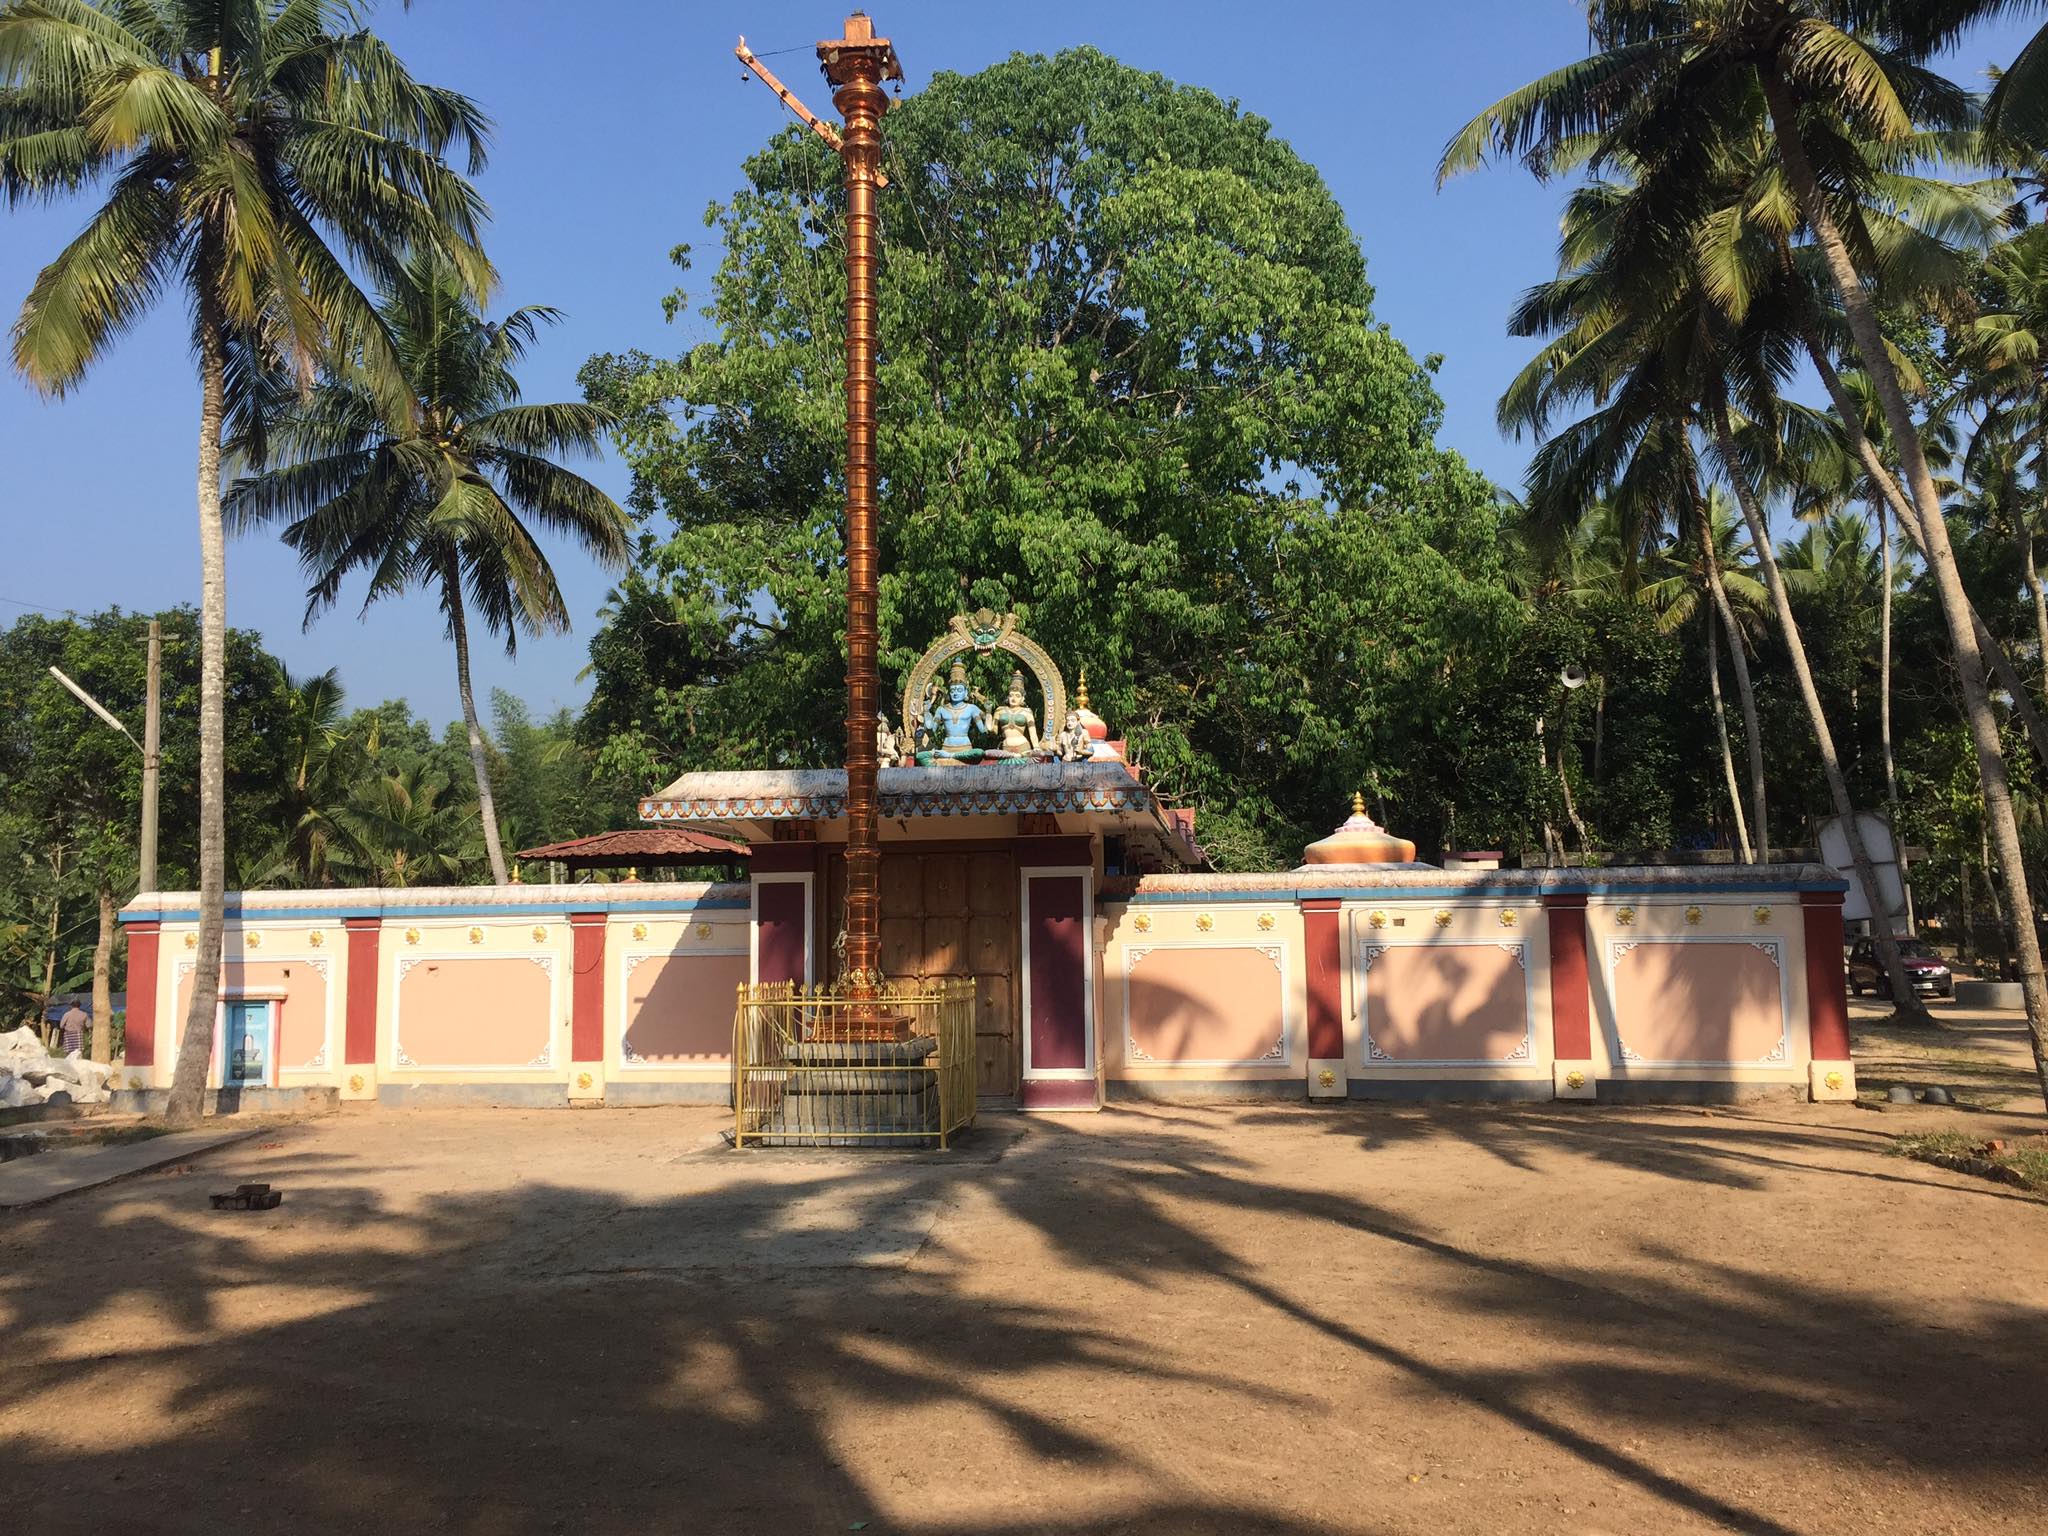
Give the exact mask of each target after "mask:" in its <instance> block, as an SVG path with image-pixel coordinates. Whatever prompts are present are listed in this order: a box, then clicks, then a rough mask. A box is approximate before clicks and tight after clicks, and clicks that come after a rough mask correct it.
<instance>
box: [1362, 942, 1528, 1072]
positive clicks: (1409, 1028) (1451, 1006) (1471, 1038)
mask: <svg viewBox="0 0 2048 1536" xmlns="http://www.w3.org/2000/svg"><path fill="white" fill-rule="evenodd" d="M1523 955H1524V961H1523V962H1520V963H1518V962H1517V960H1516V958H1515V956H1514V955H1513V954H1511V953H1510V952H1509V951H1508V950H1507V949H1505V948H1503V947H1502V946H1501V945H1500V944H1494V943H1487V944H1403V945H1389V946H1387V947H1386V948H1385V949H1383V950H1382V951H1381V952H1380V953H1379V954H1378V955H1376V956H1374V957H1373V960H1372V965H1371V968H1370V969H1369V970H1367V971H1366V973H1365V1021H1366V1028H1367V1029H1368V1031H1369V1032H1370V1033H1371V1036H1372V1044H1373V1047H1374V1048H1375V1049H1376V1050H1377V1051H1378V1052H1379V1053H1380V1055H1383V1056H1385V1057H1388V1058H1390V1059H1392V1060H1394V1061H1397V1062H1398V1061H1471V1062H1489V1061H1507V1060H1510V1059H1521V1058H1518V1057H1516V1056H1515V1053H1516V1052H1517V1051H1518V1050H1520V1048H1521V1046H1522V1042H1523V1039H1524V1038H1525V1037H1526V1036H1527V1034H1528V1032H1529V1006H1528V1002H1529V998H1528V985H1527V976H1526V973H1525V972H1524V971H1523V969H1522V964H1523V963H1526V957H1527V949H1526V947H1524V950H1523ZM1533 1049H1534V1047H1533V1044H1532V1046H1531V1052H1532V1054H1533ZM1369 1054H1370V1053H1369Z"/></svg>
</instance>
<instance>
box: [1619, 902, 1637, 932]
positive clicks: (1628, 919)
mask: <svg viewBox="0 0 2048 1536" xmlns="http://www.w3.org/2000/svg"><path fill="white" fill-rule="evenodd" d="M1614 920H1615V921H1616V922H1617V923H1619V924H1621V926H1622V927H1624V928H1626V927H1628V926H1629V925H1630V924H1632V923H1634V922H1635V920H1636V909H1635V908H1634V907H1616V908H1615V909H1614Z"/></svg>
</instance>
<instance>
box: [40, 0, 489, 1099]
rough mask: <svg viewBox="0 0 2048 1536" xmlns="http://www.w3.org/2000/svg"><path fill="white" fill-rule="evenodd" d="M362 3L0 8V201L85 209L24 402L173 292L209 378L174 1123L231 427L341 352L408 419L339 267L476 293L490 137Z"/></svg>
mask: <svg viewBox="0 0 2048 1536" xmlns="http://www.w3.org/2000/svg"><path fill="white" fill-rule="evenodd" d="M366 9H367V8H366V7H365V6H361V5H357V4H354V3H351V0H97V3H95V0H7V3H5V4H4V5H0V194H4V196H5V198H6V200H7V201H8V203H9V204H16V203H20V202H22V201H24V200H50V199H57V198H62V197H67V196H71V195H75V194H82V193H87V192H92V193H95V194H103V195H104V201H102V202H101V203H100V205H99V207H98V208H97V210H96V211H95V212H94V213H93V215H92V216H91V218H90V219H89V220H88V221H87V222H86V225H85V228H84V229H83V230H82V231H80V233H79V234H78V236H77V237H76V238H75V239H73V240H72V241H71V243H70V244H69V245H67V246H65V247H64V249H63V250H61V251H59V252H58V253H57V255H56V256H55V258H53V259H52V260H51V262H50V264H49V265H48V266H46V267H45V268H43V270H42V272H41V274H40V275H39V276H38V277H37V278H36V282H35V286H34V287H33V288H32V289H31V290H30V292H29V295H28V298H27V300H26V301H25V302H24V303H23V305H22V307H21V313H20V315H19V317H18V318H17V319H16V321H15V324H14V332H13V359H14V365H15V367H16V368H17V369H19V370H20V372H21V373H22V374H23V375H24V376H25V377H26V378H27V379H28V380H29V381H30V383H32V384H34V385H35V386H36V387H37V388H39V389H42V390H44V391H46V392H48V393H51V394H63V393H64V392H66V391H67V390H69V389H72V388H73V387H75V386H76V385H77V384H78V383H79V381H80V380H82V379H83V378H84V376H85V374H86V373H87V372H88V371H89V370H90V369H91V368H92V366H93V365H94V364H95V363H97V362H98V361H100V360H101V358H102V357H104V356H105V354H106V353H107V351H108V350H109V349H110V348H111V347H112V345H113V343H114V342H115V340H117V339H118V338H119V337H120V336H121V335H122V334H123V333H124V332H126V331H127V330H128V329H129V328H130V327H131V326H133V325H134V324H135V323H136V321H137V320H139V319H140V318H141V317H142V316H143V314H145V313H146V312H147V311H148V310H149V309H150V308H151V307H152V306H153V305H154V304H155V303H156V302H157V301H158V300H159V299H161V298H163V297H164V296H165V295H166V294H167V293H169V292H171V291H173V290H176V291H177V292H179V294H180V296H181V297H182V299H183V301H184V303H185V305H186V307H187V308H188V309H189V311H190V313H191V317H192V344H193V351H194V353H195V354H196V357H197V361H198V372H199V383H200V405H199V452H198V472H197V499H198V507H199V553H200V592H201V600H200V609H199V611H200V620H201V623H200V634H201V658H202V667H201V680H202V681H201V688H200V697H199V721H200V727H199V740H200V773H199V911H200V922H199V948H198V952H197V957H196V958H197V962H198V965H197V971H196V974H195V977H194V982H193V988H192V1005H191V1012H190V1013H189V1015H188V1016H187V1018H186V1021H185V1031H184V1038H183V1040H182V1042H181V1045H180V1048H179V1051H178V1058H177V1065H176V1068H175V1070H174V1072H173V1076H172V1082H171V1093H170V1106H169V1111H168V1114H169V1118H171V1119H172V1120H174V1121H182V1120H192V1119H196V1118H197V1117H198V1115H199V1112H200V1106H201V1103H202V1100H203V1096H204V1091H205V1081H206V1066H207V1058H208V1055H209V1053H210V1050H211V1044H212V1039H213V1016H214V1004H215V1001H216V999H217V996H218V992H219V984H220V952H221V934H222V924H223V906H224V898H225V891H226V870H227V833H226V788H225V785H226V777H225V764H226V754H227V749H226V740H227V726H226V713H225V710H226V678H227V666H226V637H227V550H226V541H225V535H224V532H223V528H222V523H221V506H220V470H221V449H222V440H223V434H224V433H225V432H226V431H227V430H228V427H229V418H230V416H231V415H233V414H235V413H237V412H238V411H242V410H246V409H247V408H249V407H250V406H251V405H253V403H254V401H255V399H256V397H257V396H258V394H259V393H260V391H259V390H258V389H257V388H256V387H255V385H256V381H257V380H258V379H260V378H262V377H264V376H267V375H270V374H272V373H274V372H282V373H284V374H287V375H289V376H292V377H296V378H298V379H301V380H308V379H310V378H311V377H312V375H313V372H314V370H315V368H316V367H317V365H318V363H319V361H320V359H321V358H323V357H324V356H326V355H327V354H328V353H329V352H330V351H332V350H339V351H341V352H344V353H345V354H346V355H347V356H348V357H349V358H350V360H351V362H352V364H353V365H354V366H355V367H357V368H358V369H360V370H361V373H362V376H363V377H364V378H365V379H366V380H368V381H369V382H370V383H371V385H372V387H375V388H376V389H378V391H379V393H380V396H381V398H383V399H385V400H387V401H402V400H403V399H404V398H405V396H404V394H403V391H402V389H400V388H398V386H399V385H400V384H402V377H401V374H400V371H399V368H398V360H397V358H396V356H395V354H394V352H393V349H392V347H391V344H390V339H389V337H388V336H387V335H386V334H385V332H384V328H383V325H382V323H381V321H380V320H379V319H378V317H377V315H376V312H375V310H374V309H373V308H372V306H371V305H370V303H369V301H368V300H367V299H366V298H365V296H364V295H363V294H362V292H361V291H360V290H359V289H358V288H357V286H356V281H355V278H354V277H353V276H352V275H351V270H350V266H351V264H353V265H354V266H355V267H357V268H359V269H362V270H367V271H369V272H371V273H373V274H386V273H390V272H393V271H394V270H395V268H396V264H397V261H398V258H399V257H400V255H401V254H402V253H403V252H404V251H405V250H406V249H407V248H409V247H413V246H418V245H429V244H433V245H444V246H446V247H447V248H448V249H449V250H450V251H451V252H452V253H453V254H454V257H455V259H457V260H458V261H459V262H460V263H461V265H462V268H463V271H464V274H465V278H466V280H467V281H469V282H470V283H471V284H472V286H475V287H477V288H479V289H480V288H482V287H484V286H485V285H486V282H487V278H488V269H487V267H486V266H485V263H484V260H483V257H482V254H481V252H480V251H479V249H478V248H477V244H476V240H477V229H478V224H479V221H480V219H481V217H482V205H481V203H480V202H479V200H478V199H477V196H476V194H475V192H474V191H473V190H472V189H471V187H470V185H469V184H468V182H467V181H465V180H464V179H463V177H462V176H460V175H458V174H457V173H456V172H455V171H454V170H452V169H451V168H450V167H449V166H448V165H447V164H446V163H445V161H444V160H443V155H444V154H445V153H446V152H447V151H449V150H451V149H467V151H468V153H469V169H470V171H471V172H474V171H476V170H478V169H480V168H481V165H482V160H483V142H484V127H485V124H484V119H483V116H482V114H481V113H480V112H479V111H478V110H477V108H476V107H475V106H474V105H473V104H472V103H471V102H469V101H468V100H467V99H466V98H464V97H462V96H459V95H456V94H455V93H453V92H451V91H444V90H439V89H435V88H433V87H429V86H425V85H421V84H419V83H418V82H416V81H415V80H413V78H412V77H411V76H410V75H409V74H408V73H407V72H406V70H405V69H404V67H403V66H402V65H401V64H400V63H399V61H398V59H397V58H396V57H395V56H394V55H393V54H392V53H391V52H390V50H389V49H388V48H386V47H385V45H384V44H383V43H382V42H381V41H379V40H378V39H377V38H376V37H375V36H373V35H372V34H371V33H369V32H367V31H365V30H364V29H363V26H362V18H363V15H364V13H365V10H366Z"/></svg>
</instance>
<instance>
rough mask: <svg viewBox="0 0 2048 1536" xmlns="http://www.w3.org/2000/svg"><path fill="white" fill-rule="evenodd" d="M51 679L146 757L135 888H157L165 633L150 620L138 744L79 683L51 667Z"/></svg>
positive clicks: (153, 620) (114, 717)
mask: <svg viewBox="0 0 2048 1536" xmlns="http://www.w3.org/2000/svg"><path fill="white" fill-rule="evenodd" d="M50 676H52V677H54V678H56V679H57V681H58V682H60V683H62V684H63V685H64V686H65V687H66V688H67V689H69V690H70V692H71V695H72V697H74V698H76V699H77V700H78V702H79V703H81V704H83V705H84V706H85V707H86V708H87V709H89V710H91V711H92V712H93V713H94V714H96V715H98V716H99V717H100V718H101V719H102V720H104V721H106V723H107V724H109V725H111V726H112V727H113V728H114V729H115V730H117V731H119V732H120V733H121V734H122V735H123V736H126V737H127V738H128V744H129V745H130V746H132V747H133V748H135V750H136V751H137V752H140V753H141V754H142V827H141V836H140V840H139V846H138V847H137V849H136V859H135V863H136V874H137V879H136V883H135V888H136V890H137V891H138V892H144V891H153V890H155V889H156V799H157V793H156V791H157V777H158V770H159V769H160V768H161V767H162V765H163V753H162V750H161V749H162V737H163V687H164V630H163V625H162V624H161V623H159V622H158V621H157V620H155V619H151V620H150V621H149V686H148V690H147V693H146V694H145V699H146V702H145V703H144V705H143V712H142V740H140V741H137V740H136V739H135V736H134V733H133V732H131V731H130V730H129V729H128V727H127V726H125V725H123V724H122V723H121V717H120V716H119V715H116V714H115V713H114V712H113V711H112V710H111V709H108V708H107V706H106V705H104V704H102V703H101V702H100V701H99V700H98V699H96V698H94V697H93V696H92V695H91V694H89V693H87V692H86V691H85V690H84V689H83V688H81V687H80V686H79V685H78V684H77V683H75V682H73V681H72V680H71V679H70V678H69V677H67V676H65V675H64V673H63V672H62V671H60V670H59V669H58V668H56V667H52V668H50Z"/></svg>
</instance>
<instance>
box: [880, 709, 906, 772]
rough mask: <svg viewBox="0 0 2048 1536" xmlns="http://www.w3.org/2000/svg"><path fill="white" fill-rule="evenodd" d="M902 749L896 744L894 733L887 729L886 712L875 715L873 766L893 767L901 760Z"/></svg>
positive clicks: (887, 718) (887, 719)
mask: <svg viewBox="0 0 2048 1536" xmlns="http://www.w3.org/2000/svg"><path fill="white" fill-rule="evenodd" d="M902 757H903V750H902V748H901V747H900V746H899V745H898V744H897V741H896V733H895V732H894V731H892V730H890V729H889V717H888V716H887V715H886V714H879V713H878V714H877V715H876V716H875V766H876V767H878V768H894V767H895V766H896V764H897V763H898V762H900V761H901V760H902Z"/></svg>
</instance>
